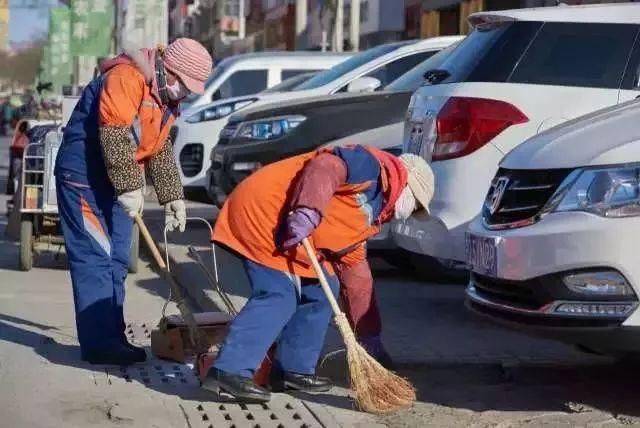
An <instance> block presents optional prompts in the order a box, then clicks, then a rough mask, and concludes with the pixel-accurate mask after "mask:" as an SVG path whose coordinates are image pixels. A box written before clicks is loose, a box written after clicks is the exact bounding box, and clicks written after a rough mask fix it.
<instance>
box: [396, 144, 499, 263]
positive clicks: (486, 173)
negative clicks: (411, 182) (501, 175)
mask: <svg viewBox="0 0 640 428" xmlns="http://www.w3.org/2000/svg"><path fill="white" fill-rule="evenodd" d="M502 156H503V154H502V152H500V151H499V150H498V149H497V148H496V147H495V146H493V145H492V144H487V145H486V146H484V147H483V148H481V149H480V150H478V151H476V152H474V153H472V154H470V155H468V156H464V157H462V158H459V159H451V160H446V161H440V162H434V163H433V164H431V168H432V169H433V174H434V177H435V182H436V194H435V195H434V198H433V201H432V202H431V204H430V210H431V215H430V216H427V215H426V214H425V213H418V214H416V215H414V216H412V217H411V218H409V219H408V220H407V221H405V222H398V221H396V222H395V223H394V224H393V226H392V230H393V237H394V240H395V242H396V243H397V244H398V246H400V247H402V248H404V249H405V250H408V251H411V252H414V253H418V254H424V255H427V256H431V257H436V258H439V259H447V260H453V261H456V262H464V259H465V253H464V248H465V247H464V237H465V232H466V230H467V227H468V225H469V222H471V220H473V218H474V217H475V216H476V215H477V214H478V212H479V211H480V209H481V208H482V204H483V203H484V199H485V196H486V194H487V191H488V190H489V187H490V185H491V181H492V180H493V177H494V176H495V173H496V171H497V170H498V163H499V161H500V159H501V158H502Z"/></svg>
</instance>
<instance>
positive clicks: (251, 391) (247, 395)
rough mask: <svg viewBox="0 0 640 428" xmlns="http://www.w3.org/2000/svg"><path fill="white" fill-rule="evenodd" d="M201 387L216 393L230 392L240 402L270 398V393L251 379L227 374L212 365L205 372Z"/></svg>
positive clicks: (264, 400)
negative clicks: (207, 371) (205, 375)
mask: <svg viewBox="0 0 640 428" xmlns="http://www.w3.org/2000/svg"><path fill="white" fill-rule="evenodd" d="M202 387H203V388H204V389H206V390H207V391H211V392H215V393H216V394H220V392H226V393H227V394H231V395H233V397H234V398H235V399H236V400H237V401H238V402H241V403H266V402H268V401H269V400H270V399H271V393H270V392H269V391H268V390H266V389H264V388H262V387H261V386H258V385H256V384H255V383H254V382H253V379H251V378H248V377H243V376H237V375H232V374H227V373H225V372H223V371H221V370H218V369H216V368H215V367H212V368H211V369H210V370H209V373H207V377H206V378H205V380H204V381H203V382H202Z"/></svg>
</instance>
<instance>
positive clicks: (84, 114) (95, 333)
mask: <svg viewBox="0 0 640 428" xmlns="http://www.w3.org/2000/svg"><path fill="white" fill-rule="evenodd" d="M211 68H212V59H211V56H210V55H209V53H208V52H207V50H206V49H205V48H204V47H203V46H202V45H200V44H199V43H198V42H196V41H195V40H191V39H186V38H180V39H177V40H175V41H174V42H173V43H171V44H170V45H169V46H167V47H166V49H165V48H162V47H158V48H155V49H140V50H138V49H134V50H127V51H125V52H124V53H123V54H121V55H119V56H117V57H115V58H112V59H109V60H106V61H104V62H102V64H101V66H100V75H99V76H97V77H96V78H94V79H93V80H92V81H91V82H90V83H89V84H88V85H87V86H86V87H85V88H84V89H83V91H82V94H81V96H80V99H79V101H78V104H77V105H76V107H75V109H74V111H73V113H72V114H71V117H70V119H69V122H68V123H67V126H66V127H65V130H64V135H63V142H62V145H61V147H60V149H59V152H58V156H57V160H56V166H55V176H56V186H57V195H58V210H59V214H60V221H61V225H62V232H63V235H64V240H65V246H66V250H67V255H68V258H69V266H70V272H71V281H72V285H73V297H74V303H75V313H76V327H77V331H78V341H79V342H80V348H81V352H82V359H83V360H86V361H88V362H90V363H94V364H119V365H128V364H132V363H135V362H141V361H144V360H145V359H146V353H145V351H144V349H142V348H139V347H136V346H133V345H131V344H130V343H129V342H128V341H127V338H126V336H125V333H124V330H125V321H124V315H123V304H124V295H125V289H124V282H125V278H126V276H127V267H128V259H129V251H130V246H131V232H132V227H133V220H132V218H133V217H134V216H135V215H138V214H139V213H140V212H141V211H142V205H143V198H144V195H143V188H144V186H145V178H144V177H145V171H144V170H145V169H147V170H148V173H149V176H150V177H151V181H152V183H153V185H154V188H155V191H156V194H157V195H158V201H159V202H160V204H162V205H164V209H165V222H166V225H168V227H169V230H173V229H175V228H178V229H179V230H180V231H184V227H185V221H186V212H185V204H184V201H183V199H184V195H183V188H182V184H181V181H180V176H179V172H178V167H177V165H176V163H175V160H174V157H173V153H172V148H171V143H170V141H169V130H170V128H171V126H172V124H173V122H174V120H175V117H176V116H177V114H178V108H179V103H180V101H181V100H182V99H183V98H185V97H186V96H188V95H189V94H190V93H196V94H202V93H203V92H204V82H205V81H206V79H207V78H208V77H209V74H210V73H211Z"/></svg>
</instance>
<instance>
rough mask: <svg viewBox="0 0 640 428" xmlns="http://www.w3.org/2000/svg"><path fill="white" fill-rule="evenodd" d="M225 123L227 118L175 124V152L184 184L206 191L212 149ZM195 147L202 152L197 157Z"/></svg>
mask: <svg viewBox="0 0 640 428" xmlns="http://www.w3.org/2000/svg"><path fill="white" fill-rule="evenodd" d="M225 124H226V119H225V120H218V121H209V122H202V123H193V124H188V123H185V122H181V123H179V124H177V125H176V126H175V129H176V131H174V132H176V138H175V140H174V142H173V153H174V156H175V159H176V162H177V164H178V170H179V171H180V180H182V184H183V185H184V186H186V187H192V188H198V191H199V192H202V193H206V189H207V183H208V180H207V171H208V170H209V168H210V166H211V159H210V158H211V150H212V149H213V148H214V147H215V145H216V143H217V141H218V135H219V134H220V131H221V130H222V128H223V127H224V125H225ZM195 147H197V150H198V152H199V153H200V154H199V156H196V157H194V156H193V154H192V152H193V149H194V148H195Z"/></svg>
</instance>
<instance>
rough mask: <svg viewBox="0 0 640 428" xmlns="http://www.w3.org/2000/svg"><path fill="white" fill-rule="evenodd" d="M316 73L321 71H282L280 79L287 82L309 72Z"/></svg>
mask: <svg viewBox="0 0 640 428" xmlns="http://www.w3.org/2000/svg"><path fill="white" fill-rule="evenodd" d="M318 71H321V70H284V69H283V70H282V76H281V79H282V80H287V79H289V78H291V77H296V76H299V75H300V74H307V73H309V72H313V73H316V72H318Z"/></svg>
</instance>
